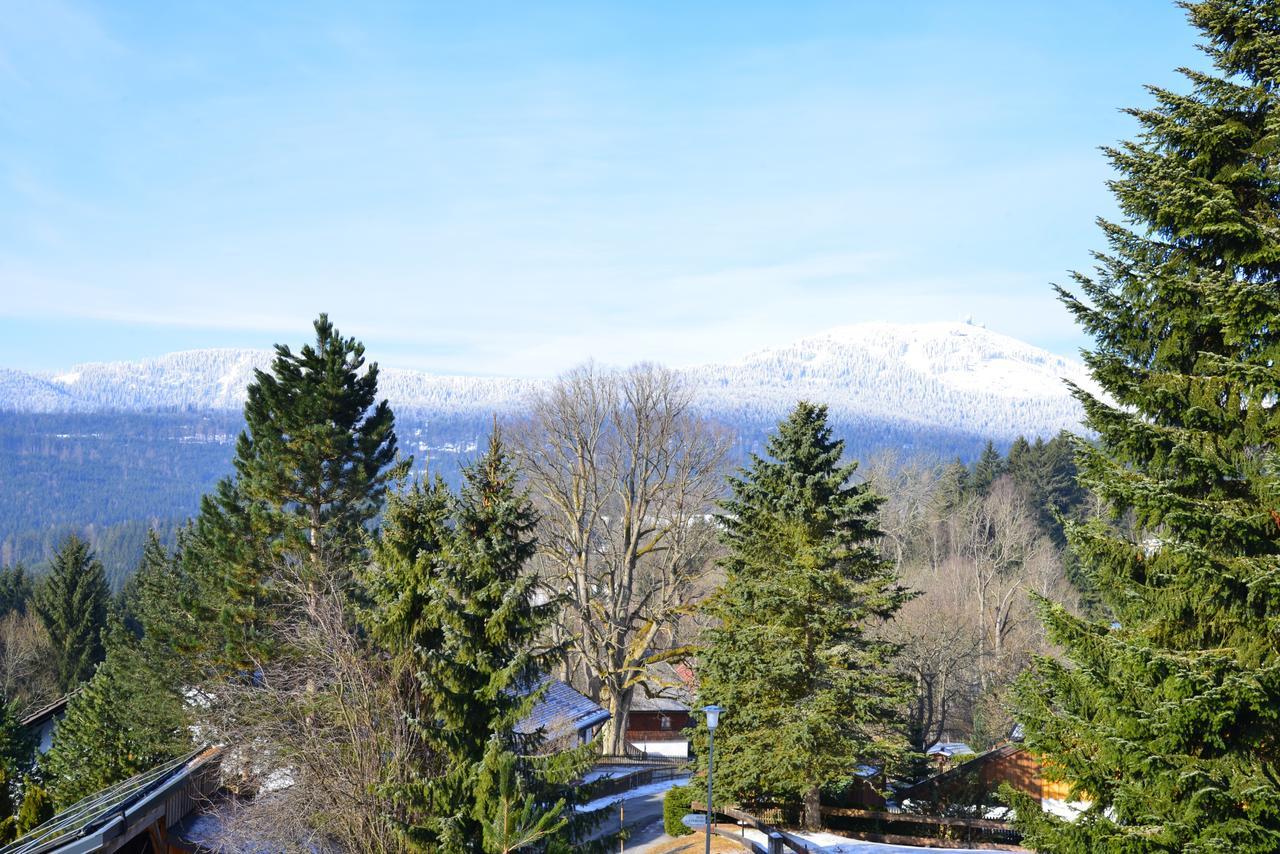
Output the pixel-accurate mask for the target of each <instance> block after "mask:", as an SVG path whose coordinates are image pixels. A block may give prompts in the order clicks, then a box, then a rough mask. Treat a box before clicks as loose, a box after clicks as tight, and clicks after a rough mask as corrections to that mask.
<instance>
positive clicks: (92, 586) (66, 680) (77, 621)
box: [33, 534, 111, 691]
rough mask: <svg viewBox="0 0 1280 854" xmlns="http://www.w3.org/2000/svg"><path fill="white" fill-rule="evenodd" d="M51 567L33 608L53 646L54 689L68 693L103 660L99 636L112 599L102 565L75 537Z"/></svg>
mask: <svg viewBox="0 0 1280 854" xmlns="http://www.w3.org/2000/svg"><path fill="white" fill-rule="evenodd" d="M50 563H51V566H50V569H49V574H48V576H47V577H46V578H45V580H44V582H43V583H42V584H41V586H40V588H39V590H38V591H37V593H36V595H35V599H34V603H33V604H34V607H35V610H36V613H37V614H38V615H39V616H40V619H41V621H42V622H43V623H44V626H45V629H46V630H47V631H48V632H49V638H50V640H51V641H52V642H53V648H54V654H55V656H56V666H57V674H58V687H59V688H60V689H61V690H63V691H71V690H72V689H74V688H75V687H76V686H77V685H79V684H80V683H82V682H84V681H85V680H86V679H88V678H89V677H90V676H92V675H93V669H94V668H95V667H97V665H98V662H99V661H101V660H102V658H103V655H104V651H103V642H102V632H103V629H104V628H105V627H106V624H107V609H108V606H109V604H110V601H111V593H110V591H109V590H108V589H107V577H106V575H105V573H104V572H103V569H102V563H101V562H100V561H99V560H98V559H97V558H96V557H94V555H93V552H92V551H90V549H89V544H88V543H86V542H85V541H84V540H82V539H80V538H79V537H77V536H75V535H74V534H72V535H71V536H70V537H68V538H67V539H66V540H65V541H64V542H63V543H62V546H61V547H60V548H59V549H58V550H57V551H56V552H54V555H53V560H52V561H51V562H50Z"/></svg>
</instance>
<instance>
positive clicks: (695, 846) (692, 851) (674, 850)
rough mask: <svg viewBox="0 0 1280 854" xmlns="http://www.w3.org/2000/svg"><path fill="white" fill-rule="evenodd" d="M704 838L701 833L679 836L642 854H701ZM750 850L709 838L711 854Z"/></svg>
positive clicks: (717, 837) (723, 839) (724, 840)
mask: <svg viewBox="0 0 1280 854" xmlns="http://www.w3.org/2000/svg"><path fill="white" fill-rule="evenodd" d="M706 844H707V841H706V837H704V836H703V835H702V834H701V833H694V834H693V835H692V836H681V837H680V838H679V839H673V840H671V841H670V842H667V843H665V844H663V845H660V846H658V847H656V848H646V849H644V854H702V852H703V851H705V850H706ZM747 850H750V849H747V848H743V847H742V846H741V845H738V844H737V843H735V842H731V841H730V840H728V839H725V838H723V837H721V836H713V837H711V851H712V852H713V854H742V852H743V851H747Z"/></svg>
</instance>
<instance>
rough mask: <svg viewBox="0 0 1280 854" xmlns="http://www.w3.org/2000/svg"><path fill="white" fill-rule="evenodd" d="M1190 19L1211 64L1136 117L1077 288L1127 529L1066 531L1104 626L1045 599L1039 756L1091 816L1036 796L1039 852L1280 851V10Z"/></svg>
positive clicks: (1083, 455) (1037, 669) (1030, 817)
mask: <svg viewBox="0 0 1280 854" xmlns="http://www.w3.org/2000/svg"><path fill="white" fill-rule="evenodd" d="M1184 8H1185V9H1186V10H1187V12H1188V14H1189V17H1190V20H1191V23H1192V24H1193V25H1194V26H1195V27H1196V28H1197V29H1198V30H1199V31H1200V33H1201V34H1202V36H1203V47H1204V50H1205V51H1206V53H1207V54H1208V56H1209V58H1210V59H1211V60H1212V63H1213V66H1214V69H1215V70H1214V71H1212V72H1201V71H1194V70H1185V69H1184V70H1183V72H1182V73H1183V74H1184V75H1185V76H1186V77H1187V78H1188V80H1189V81H1190V91H1189V92H1187V93H1178V92H1173V91H1168V90H1165V89H1159V88H1152V89H1151V92H1152V94H1153V96H1154V99H1155V105H1154V106H1153V107H1151V108H1149V109H1137V110H1131V111H1129V112H1130V114H1131V115H1132V116H1133V117H1135V118H1136V119H1137V121H1138V123H1139V124H1140V126H1141V133H1140V135H1139V137H1138V138H1137V140H1136V141H1134V142H1130V143H1126V144H1124V145H1122V146H1121V147H1119V148H1115V149H1110V150H1108V151H1107V153H1108V155H1109V157H1110V159H1111V162H1112V163H1113V165H1114V166H1115V167H1116V169H1117V170H1118V171H1119V172H1120V177H1119V178H1118V179H1117V180H1115V181H1113V182H1112V183H1111V187H1112V190H1113V192H1114V193H1115V196H1116V199H1117V201H1118V202H1119V205H1120V208H1121V210H1122V211H1123V212H1124V214H1125V216H1126V219H1127V223H1126V224H1125V225H1121V224H1116V223H1112V222H1105V221H1104V222H1101V226H1102V229H1103V231H1104V234H1105V237H1106V241H1107V244H1108V251H1107V253H1105V254H1099V256H1098V259H1099V266H1098V268H1097V270H1096V272H1095V274H1094V275H1093V276H1085V275H1077V276H1075V279H1076V282H1077V285H1078V289H1079V294H1078V295H1076V294H1072V293H1068V292H1067V291H1065V290H1061V289H1060V293H1061V296H1062V299H1063V300H1064V302H1065V303H1066V305H1067V306H1068V307H1069V308H1070V309H1071V311H1072V312H1073V313H1074V314H1075V316H1076V317H1077V319H1078V320H1079V322H1080V323H1081V325H1082V326H1083V327H1084V328H1085V329H1086V330H1087V331H1088V332H1089V333H1091V334H1092V335H1093V337H1094V339H1095V342H1096V343H1095V345H1094V348H1093V350H1092V351H1091V352H1089V353H1087V354H1086V359H1087V362H1088V364H1089V367H1090V368H1091V370H1092V372H1093V376H1094V378H1095V379H1096V380H1097V382H1098V383H1099V385H1100V386H1101V387H1102V388H1103V389H1104V390H1105V392H1106V393H1107V395H1108V396H1109V398H1110V399H1109V400H1104V399H1101V398H1099V397H1094V396H1092V395H1090V394H1087V393H1085V392H1083V391H1081V390H1079V389H1077V390H1076V395H1077V397H1078V398H1079V399H1080V400H1081V402H1082V403H1083V405H1084V408H1085V411H1086V413H1087V416H1088V422H1089V425H1090V426H1091V427H1092V428H1093V429H1094V430H1095V431H1097V433H1098V435H1099V444H1098V446H1097V447H1092V446H1089V445H1083V444H1082V445H1081V446H1080V447H1079V464H1080V470H1081V480H1082V482H1083V483H1084V484H1085V485H1086V486H1088V487H1090V488H1091V489H1092V490H1093V491H1094V492H1095V493H1097V495H1099V496H1100V497H1101V498H1103V499H1104V500H1105V501H1106V502H1108V503H1109V504H1110V505H1111V506H1112V507H1113V508H1114V509H1115V510H1116V511H1117V513H1119V512H1121V511H1123V512H1126V513H1127V514H1130V515H1129V516H1128V518H1131V519H1132V520H1133V524H1132V526H1126V528H1127V529H1128V530H1129V531H1130V532H1129V533H1128V534H1126V533H1125V532H1124V530H1121V529H1120V527H1119V526H1109V525H1106V524H1103V523H1102V522H1101V521H1093V522H1089V523H1084V524H1074V525H1070V526H1068V531H1067V534H1068V539H1069V541H1070V543H1071V545H1072V547H1073V549H1074V550H1075V551H1076V553H1077V554H1078V555H1079V557H1080V560H1081V565H1082V568H1083V570H1084V571H1085V572H1086V573H1087V574H1088V577H1089V579H1090V580H1091V582H1092V583H1093V585H1094V587H1095V589H1096V590H1097V591H1098V593H1099V595H1100V596H1101V598H1102V600H1103V602H1104V603H1105V605H1106V607H1107V608H1108V609H1109V611H1110V613H1109V615H1108V616H1107V618H1105V619H1100V620H1097V621H1090V620H1085V619H1081V618H1077V617H1073V616H1072V615H1071V614H1069V613H1068V612H1067V611H1066V610H1064V609H1063V608H1061V607H1056V606H1053V605H1046V606H1045V608H1044V619H1045V622H1046V624H1047V627H1048V630H1049V633H1050V636H1051V637H1052V639H1053V640H1054V641H1055V642H1056V643H1057V644H1059V645H1061V647H1062V649H1063V650H1064V651H1065V657H1064V659H1063V660H1052V659H1045V660H1041V661H1039V662H1038V663H1037V664H1036V665H1035V666H1034V668H1033V669H1032V671H1031V672H1029V673H1028V674H1027V675H1026V676H1025V678H1024V679H1023V680H1022V682H1021V685H1020V690H1019V703H1020V706H1021V712H1020V714H1021V718H1022V720H1023V721H1024V724H1025V731H1026V735H1027V743H1028V744H1029V745H1030V746H1031V748H1032V749H1033V750H1034V751H1035V752H1037V753H1038V754H1040V755H1042V756H1043V757H1044V759H1045V761H1046V767H1047V768H1048V771H1049V773H1050V774H1053V775H1055V776H1059V777H1061V778H1062V779H1064V780H1065V781H1067V782H1069V783H1070V784H1071V786H1072V791H1073V796H1074V797H1075V798H1078V799H1081V800H1084V801H1088V802H1089V803H1090V804H1091V805H1090V806H1089V808H1088V809H1087V810H1085V812H1084V813H1083V815H1081V816H1080V817H1079V819H1078V820H1076V821H1074V822H1064V821H1061V820H1058V819H1055V818H1053V817H1051V816H1049V815H1047V814H1043V813H1042V812H1041V811H1040V809H1039V805H1038V804H1036V803H1034V802H1033V801H1031V800H1030V799H1029V798H1020V799H1019V801H1018V803H1017V807H1018V817H1019V820H1020V822H1021V824H1022V826H1023V828H1024V829H1025V831H1026V833H1027V836H1026V839H1027V842H1028V843H1029V844H1031V845H1032V846H1034V847H1036V848H1037V849H1040V850H1044V851H1055V852H1090V851H1133V852H1157V851H1160V852H1163V851H1202V852H1209V851H1232V852H1263V851H1267V852H1271V851H1276V850H1280V753H1278V747H1277V745H1278V744H1280V654H1278V648H1277V638H1280V584H1278V583H1277V566H1278V565H1280V561H1278V557H1280V466H1278V465H1277V464H1278V463H1280V456H1278V454H1277V438H1278V437H1280V410H1278V409H1277V402H1278V400H1280V369H1278V368H1277V364H1280V362H1278V361H1277V358H1278V357H1280V324H1277V318H1280V288H1278V287H1277V281H1278V280H1280V216H1278V214H1280V171H1278V170H1277V167H1276V152H1277V149H1278V148H1280V110H1278V109H1277V107H1278V106H1280V103H1278V101H1277V98H1278V97H1280V5H1277V4H1276V3H1275V2H1270V1H1269V0H1268V2H1261V0H1209V2H1202V3H1187V4H1184Z"/></svg>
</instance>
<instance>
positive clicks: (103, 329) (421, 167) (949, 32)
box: [0, 0, 1196, 375]
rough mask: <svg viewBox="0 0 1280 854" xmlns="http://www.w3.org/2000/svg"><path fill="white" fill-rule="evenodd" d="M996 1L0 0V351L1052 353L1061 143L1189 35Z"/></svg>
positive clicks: (1072, 239)
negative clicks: (899, 343) (852, 345)
mask: <svg viewBox="0 0 1280 854" xmlns="http://www.w3.org/2000/svg"><path fill="white" fill-rule="evenodd" d="M1000 5H1002V4H990V8H989V7H988V5H987V4H984V5H983V6H982V7H981V8H980V9H970V10H969V11H968V12H966V14H964V15H961V14H957V11H956V9H955V7H954V5H953V4H949V3H944V2H936V3H924V4H920V5H918V6H916V7H913V8H912V9H910V10H908V9H905V8H898V7H867V6H862V5H858V6H857V7H856V8H855V6H854V5H851V4H845V3H835V2H832V3H823V2H815V3H811V4H800V5H795V6H788V7H785V8H784V7H777V6H752V5H747V6H743V5H741V4H732V5H729V4H726V5H724V6H722V7H717V6H715V5H714V4H713V5H712V6H710V7H698V8H688V7H679V8H677V7H663V6H660V5H656V6H644V7H616V8H606V7H601V6H598V5H595V4H578V3H550V4H538V5H537V6H536V7H534V6H528V5H525V4H511V5H501V6H499V7H495V8H494V9H490V10H489V11H488V12H487V13H486V14H483V15H481V14H479V13H478V12H476V11H474V10H470V9H465V8H447V7H439V8H434V7H433V8H431V9H426V8H417V7H399V8H391V7H382V8H376V9H361V10H355V9H343V8H322V7H320V6H317V5H315V4H302V3H298V4H276V5H272V6H270V7H260V8H256V9H254V10H251V11H250V12H249V13H244V12H243V10H241V11H238V12H232V11H231V10H230V9H227V8H223V7H219V6H216V5H214V6H197V5H187V4H178V5H169V4H156V5H154V6H153V5H149V4H138V5H124V6H121V5H112V4H97V3H61V4H40V6H39V7H38V9H37V11H36V12H33V13H30V14H25V17H24V16H23V15H18V14H17V13H16V11H15V13H14V14H10V15H7V16H3V17H5V18H7V19H9V20H7V21H6V22H4V23H0V63H2V64H3V67H0V95H3V100H4V101H5V103H6V109H5V110H4V111H3V115H0V131H3V133H0V189H2V190H3V192H0V288H3V290H4V297H5V299H4V300H3V301H2V302H3V304H2V305H0V365H8V366H14V367H33V368H54V367H58V366H61V365H65V364H67V363H69V362H71V361H77V360H84V359H91V358H93V359H110V358H138V357H143V356H148V355H155V354H156V353H158V352H161V351H163V350H164V349H171V348H172V346H173V344H174V343H177V344H179V345H180V346H183V347H200V346H217V345H220V344H229V343H236V344H237V345H238V343H239V342H246V341H248V342H251V343H256V342H258V341H260V340H263V339H266V340H265V341H264V343H270V340H272V339H270V338H269V336H276V335H280V336H287V335H292V334H305V332H306V329H307V325H308V323H309V320H310V319H311V317H313V316H314V314H315V313H316V312H317V311H321V310H327V311H329V312H330V313H331V314H332V315H333V316H334V317H335V319H336V320H337V321H338V322H339V324H340V325H341V326H342V327H343V328H344V329H348V330H350V331H352V332H356V333H358V334H361V335H362V336H364V337H365V338H366V340H367V343H368V344H369V346H370V349H371V351H372V352H374V353H375V354H377V353H379V352H380V351H381V352H383V353H386V354H387V357H382V356H380V357H379V358H383V361H387V362H390V361H392V358H389V357H393V358H394V360H395V361H397V362H400V363H404V364H407V365H411V366H413V367H420V368H426V369H431V370H447V371H450V372H464V373H503V374H523V375H529V374H535V375H537V374H547V373H554V372H555V371H557V370H561V369H563V368H565V367H567V366H569V365H571V364H573V363H575V362H577V361H580V360H582V359H585V358H588V357H596V358H599V359H602V360H605V361H610V362H619V363H621V362H628V361H634V360H637V359H659V360H663V361H670V362H673V363H693V362H706V361H715V360H721V359H727V358H734V357H737V356H740V355H741V354H742V353H744V352H747V351H749V350H751V349H755V348H758V347H761V346H765V345H770V344H778V343H782V342H783V341H785V340H787V339H788V338H791V337H796V336H798V335H803V334H809V333H812V332H816V331H819V330H820V329H822V328H824V327H826V326H829V325H833V324H835V323H847V322H856V321H858V320H877V319H884V320H912V319H914V320H937V319H943V320H945V319H955V318H956V317H957V316H963V315H965V314H972V315H974V316H977V317H981V318H986V319H987V321H988V323H989V324H990V325H992V326H993V327H996V328H1000V329H1001V330H1002V331H1005V332H1009V333H1011V334H1015V335H1019V336H1021V337H1024V338H1028V339H1030V340H1032V341H1033V342H1035V343H1039V344H1042V345H1045V346H1051V347H1053V348H1055V349H1060V350H1070V349H1073V348H1074V347H1075V346H1076V345H1077V344H1078V343H1079V342H1080V336H1079V333H1078V331H1076V330H1075V328H1074V326H1073V324H1072V321H1071V319H1070V318H1069V317H1068V316H1067V314H1066V312H1065V311H1063V310H1062V309H1061V308H1060V307H1059V306H1057V305H1056V303H1055V302H1054V301H1053V298H1052V295H1051V293H1050V291H1049V288H1048V282H1049V281H1051V280H1062V279H1063V278H1065V273H1064V271H1065V270H1066V269H1068V268H1071V267H1079V266H1084V265H1087V264H1088V259H1089V255H1088V253H1089V250H1090V249H1092V248H1095V247H1097V245H1098V237H1097V235H1096V233H1095V230H1094V227H1093V225H1092V218H1093V217H1094V216H1095V215H1097V214H1099V213H1108V212H1110V211H1111V209H1112V208H1111V202H1110V199H1109V197H1108V195H1107V191H1106V188H1105V186H1104V181H1105V178H1106V177H1107V174H1108V173H1107V167H1106V164H1105V162H1104V160H1103V158H1102V157H1101V155H1100V154H1099V153H1098V151H1097V146H1098V145H1099V144H1102V143H1108V142H1112V141H1114V140H1116V139H1117V138H1120V137H1122V136H1123V135H1125V134H1126V133H1127V132H1129V131H1131V127H1130V126H1129V125H1128V123H1127V119H1125V117H1124V116H1122V115H1121V114H1120V113H1118V112H1117V110H1116V108H1117V107H1120V106H1123V105H1126V104H1131V103H1135V102H1138V101H1141V100H1142V99H1143V98H1144V97H1146V96H1145V95H1144V94H1143V91H1142V88H1141V87H1142V84H1144V83H1148V82H1157V83H1160V82H1170V77H1171V69H1172V68H1173V67H1175V66H1177V65H1179V64H1186V63H1189V62H1195V61H1196V57H1195V54H1194V52H1193V51H1192V50H1191V49H1190V48H1189V47H1188V46H1187V39H1186V37H1185V25H1184V24H1183V22H1182V20H1181V15H1180V13H1179V12H1178V10H1177V9H1176V8H1173V7H1172V6H1170V5H1167V4H1165V3H1163V2H1150V3H1146V2H1144V3H1135V4H1125V5H1124V8H1117V7H1116V4H1107V3H1103V2H1100V0H1099V2H1096V3H1091V4H1087V5H1088V8H1087V9H1086V8H1083V7H1081V8H1072V9H1050V8H1044V9H1041V8H1039V7H1037V8H1036V9H1033V10H1029V9H1028V8H1027V7H1025V6H1023V5H1021V4H1019V5H1017V6H1016V7H1015V6H1013V5H1010V6H1009V7H1007V8H1006V9H1004V10H1003V12H1002V11H1001V9H1000V8H998V7H999V6H1000ZM1014 9H1016V10H1017V11H1018V14H1011V13H1010V12H1011V10H1014ZM15 18H21V20H13V19H15ZM1086 30H1087V35H1088V38H1084V35H1085V31H1086ZM1076 33H1078V34H1080V36H1081V37H1080V38H1074V37H1073V34H1076ZM1135 34H1141V37H1135ZM1082 44H1089V45H1091V47H1090V48H1089V56H1088V57H1081V56H1079V55H1078V52H1079V51H1080V50H1082V48H1080V45H1082ZM1122 47H1123V49H1121V48H1122ZM58 318H63V319H67V320H71V319H75V321H76V322H75V323H72V324H68V325H67V327H66V330H65V331H63V330H60V329H59V327H58V325H57V323H56V319H58ZM72 330H74V331H72ZM295 330H299V331H300V332H299V333H295V332H294V331H295Z"/></svg>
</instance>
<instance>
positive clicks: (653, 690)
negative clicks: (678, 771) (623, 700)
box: [626, 663, 693, 759]
mask: <svg viewBox="0 0 1280 854" xmlns="http://www.w3.org/2000/svg"><path fill="white" fill-rule="evenodd" d="M649 674H650V675H649V678H648V679H646V680H645V681H644V682H642V683H640V684H639V685H638V686H636V690H635V692H634V693H633V694H632V696H631V711H630V713H629V714H628V715H627V730H626V740H627V753H628V755H639V756H640V757H642V758H646V759H653V758H661V759H688V758H689V735H688V732H687V729H688V728H689V727H691V726H692V725H693V716H692V713H691V710H690V706H691V705H692V703H693V691H692V687H691V682H692V672H691V671H689V669H688V668H687V667H684V666H683V665H678V666H675V667H673V666H672V665H670V664H666V663H661V664H658V665H655V666H653V667H651V668H650V671H649Z"/></svg>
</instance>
